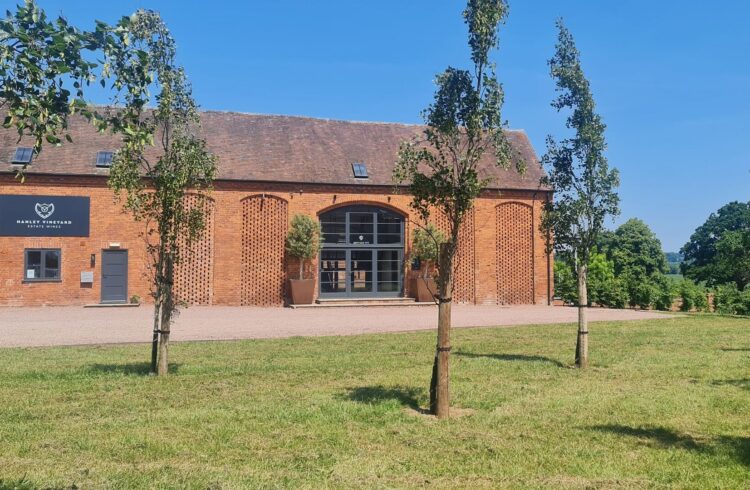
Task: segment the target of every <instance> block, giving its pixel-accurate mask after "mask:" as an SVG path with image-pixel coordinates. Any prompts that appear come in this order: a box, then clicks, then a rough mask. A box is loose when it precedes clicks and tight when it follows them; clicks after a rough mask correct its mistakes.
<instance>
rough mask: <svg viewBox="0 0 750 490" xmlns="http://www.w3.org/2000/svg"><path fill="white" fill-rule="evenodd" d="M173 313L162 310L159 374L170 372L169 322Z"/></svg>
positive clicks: (163, 374)
mask: <svg viewBox="0 0 750 490" xmlns="http://www.w3.org/2000/svg"><path fill="white" fill-rule="evenodd" d="M169 317H171V313H169V312H168V311H167V309H166V308H165V309H164V310H163V311H162V321H161V335H160V336H159V366H158V371H157V374H158V375H159V376H165V375H167V374H169V322H170V321H171V319H170V318H169Z"/></svg>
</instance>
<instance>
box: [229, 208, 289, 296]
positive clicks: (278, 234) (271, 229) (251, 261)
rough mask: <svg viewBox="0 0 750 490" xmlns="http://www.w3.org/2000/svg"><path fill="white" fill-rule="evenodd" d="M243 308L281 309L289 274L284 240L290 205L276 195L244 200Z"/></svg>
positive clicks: (241, 290)
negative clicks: (287, 273) (245, 306)
mask: <svg viewBox="0 0 750 490" xmlns="http://www.w3.org/2000/svg"><path fill="white" fill-rule="evenodd" d="M240 203H241V205H242V260H241V270H240V277H241V281H242V282H241V285H240V304H242V305H252V306H282V305H283V304H284V290H285V283H286V271H285V267H284V256H285V253H284V240H285V239H286V234H287V230H288V228H289V204H288V202H287V201H286V200H285V199H282V198H280V197H277V196H273V195H265V194H256V195H251V196H247V197H245V198H243V199H242V200H241V201H240Z"/></svg>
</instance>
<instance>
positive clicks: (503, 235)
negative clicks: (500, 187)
mask: <svg viewBox="0 0 750 490" xmlns="http://www.w3.org/2000/svg"><path fill="white" fill-rule="evenodd" d="M495 216H496V226H497V248H496V251H497V276H496V277H497V302H498V304H501V305H529V304H534V219H533V218H534V216H533V212H532V208H531V206H529V205H527V204H523V203H520V202H508V203H503V204H500V205H498V206H497V207H496V208H495Z"/></svg>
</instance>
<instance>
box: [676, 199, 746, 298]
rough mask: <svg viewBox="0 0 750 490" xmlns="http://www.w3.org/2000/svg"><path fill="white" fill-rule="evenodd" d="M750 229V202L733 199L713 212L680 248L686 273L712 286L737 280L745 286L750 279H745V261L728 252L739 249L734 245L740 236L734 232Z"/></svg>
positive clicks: (684, 272)
mask: <svg viewBox="0 0 750 490" xmlns="http://www.w3.org/2000/svg"><path fill="white" fill-rule="evenodd" d="M749 231H750V202H747V203H745V202H737V201H734V202H730V203H729V204H726V205H724V206H722V207H721V208H720V209H719V210H718V211H716V212H715V213H711V215H710V216H709V217H708V219H707V220H706V221H705V223H703V224H702V225H701V226H699V227H698V228H697V229H696V230H695V232H694V233H693V234H692V236H691V237H690V240H689V241H688V242H687V243H686V244H685V245H684V246H683V247H682V249H681V253H682V254H683V256H684V261H683V263H682V272H683V274H685V276H687V277H689V278H691V279H693V280H695V281H700V282H705V283H706V284H708V285H709V286H715V285H717V284H724V283H727V282H734V283H736V284H737V286H738V287H740V288H742V287H744V286H745V284H747V283H748V282H747V280H746V279H743V276H744V275H745V273H744V272H742V270H741V269H742V264H743V262H742V260H739V261H737V262H735V261H734V260H733V255H732V254H731V253H729V252H730V250H732V249H735V250H737V251H739V250H738V249H736V248H735V245H736V244H737V243H738V242H739V241H740V240H741V236H740V235H738V234H736V233H733V232H740V233H745V232H749ZM721 242H723V243H722V244H721V245H720V243H721ZM720 250H721V254H720Z"/></svg>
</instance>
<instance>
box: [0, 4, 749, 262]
mask: <svg viewBox="0 0 750 490" xmlns="http://www.w3.org/2000/svg"><path fill="white" fill-rule="evenodd" d="M19 1H20V0H19ZM38 1H39V4H40V5H41V6H42V7H44V8H45V9H46V10H47V11H48V12H50V13H59V12H62V13H64V14H65V15H66V16H67V17H68V19H69V20H71V21H72V22H73V23H75V24H76V25H78V26H81V27H87V28H88V27H91V26H93V20H94V19H100V20H104V21H108V22H114V21H115V20H116V19H117V18H118V17H119V16H120V15H123V14H129V13H131V12H132V11H134V10H135V9H137V8H140V7H144V8H150V9H154V10H158V11H160V12H161V14H162V16H163V17H164V19H165V20H166V22H167V23H168V24H169V26H170V28H171V29H172V32H173V34H174V36H175V37H176V39H177V42H178V45H179V50H180V51H179V57H180V61H181V62H182V63H183V64H184V65H185V67H186V69H187V72H188V74H189V76H190V78H191V80H192V82H193V86H194V93H195V96H196V98H197V100H198V101H199V103H200V104H201V105H202V107H203V108H205V109H218V110H234V111H242V112H255V113H273V114H292V115H306V116H313V117H323V118H336V119H351V120H359V121H394V122H407V123H415V122H420V118H419V113H420V111H421V110H422V109H423V108H424V107H425V106H426V105H427V104H428V103H429V102H430V99H431V97H432V92H433V89H434V86H433V83H432V81H433V78H434V75H435V74H436V73H438V72H440V71H442V70H443V69H444V68H445V67H446V66H447V65H454V66H466V65H467V48H466V41H465V39H466V29H465V26H464V24H463V22H462V20H461V17H460V14H461V10H462V8H463V5H464V4H463V2H461V1H448V0H408V1H404V0H378V1H359V0H324V1H316V2H312V1H306V0H296V1H292V0H273V1H267V0H262V1H261V0H234V1H229V0H214V1H205V0H203V1H191V0H183V1H163V0H118V1H109V2H104V1H101V0H75V1H70V0H38ZM5 3H6V6H7V7H8V8H11V7H12V5H13V4H14V3H15V2H7V1H6V2H5ZM558 16H562V17H564V18H565V21H566V23H567V25H568V27H569V28H570V29H571V31H572V32H573V34H574V36H575V38H576V41H577V44H578V47H579V49H580V50H581V52H582V59H583V65H584V70H585V71H586V73H587V75H588V77H589V79H590V80H591V84H592V88H593V92H594V96H595V98H596V101H597V104H598V109H599V111H600V113H601V114H602V116H603V118H604V121H605V122H606V123H607V125H608V130H607V139H608V142H609V152H608V157H609V160H610V163H611V164H612V165H614V166H616V167H617V168H619V169H620V172H621V174H622V187H621V197H622V216H621V217H620V218H618V220H617V223H620V222H622V221H624V220H625V219H628V218H631V217H638V218H641V219H643V220H644V221H646V223H648V224H649V225H650V226H651V227H652V228H653V229H654V231H656V233H657V234H658V235H659V237H660V238H661V240H662V242H663V244H664V248H665V250H666V251H674V250H677V249H678V248H679V247H680V246H681V245H682V244H684V243H685V241H686V240H687V239H688V237H689V236H690V234H691V233H692V231H693V230H694V229H695V227H696V226H698V225H700V224H701V223H702V222H703V221H704V220H705V219H706V217H707V216H708V214H709V213H710V212H712V211H714V210H716V209H717V208H719V207H720V206H721V205H723V204H725V203H727V202H729V201H731V200H745V201H747V200H750V155H748V151H747V146H748V145H747V141H748V139H749V138H750V91H749V90H748V89H749V88H750V54H748V48H749V47H750V29H748V28H747V19H748V18H750V2H747V1H744V0H735V1H730V0H724V1H721V2H709V3H706V2H704V1H696V0H681V1H680V0H659V1H653V0H651V1H648V0H637V1H636V0H631V1H621V0H599V1H590V0H566V1H560V0H511V14H510V17H509V19H508V23H507V25H506V26H505V28H503V30H502V33H501V43H502V46H501V49H500V51H499V52H498V53H497V55H496V59H497V61H498V73H499V76H500V78H501V80H502V82H503V83H504V86H505V89H506V105H505V111H504V112H505V114H504V115H505V118H506V119H507V120H508V121H509V123H510V126H511V127H513V128H523V129H525V130H526V131H527V132H528V134H529V136H530V137H531V139H532V141H533V143H534V145H535V147H536V150H537V153H538V154H540V155H541V154H542V153H543V152H544V139H545V136H546V135H547V134H549V133H553V134H557V135H560V134H562V133H561V131H562V129H563V128H562V122H563V118H562V116H561V115H558V114H557V113H555V111H554V110H553V109H552V108H551V107H550V101H551V99H552V97H553V96H554V86H553V84H552V81H551V80H550V78H549V75H548V70H547V65H546V61H547V59H549V58H550V56H551V55H552V52H553V46H554V42H555V30H554V25H553V24H554V20H555V18H557V17H558ZM96 102H104V101H103V100H101V101H96Z"/></svg>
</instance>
